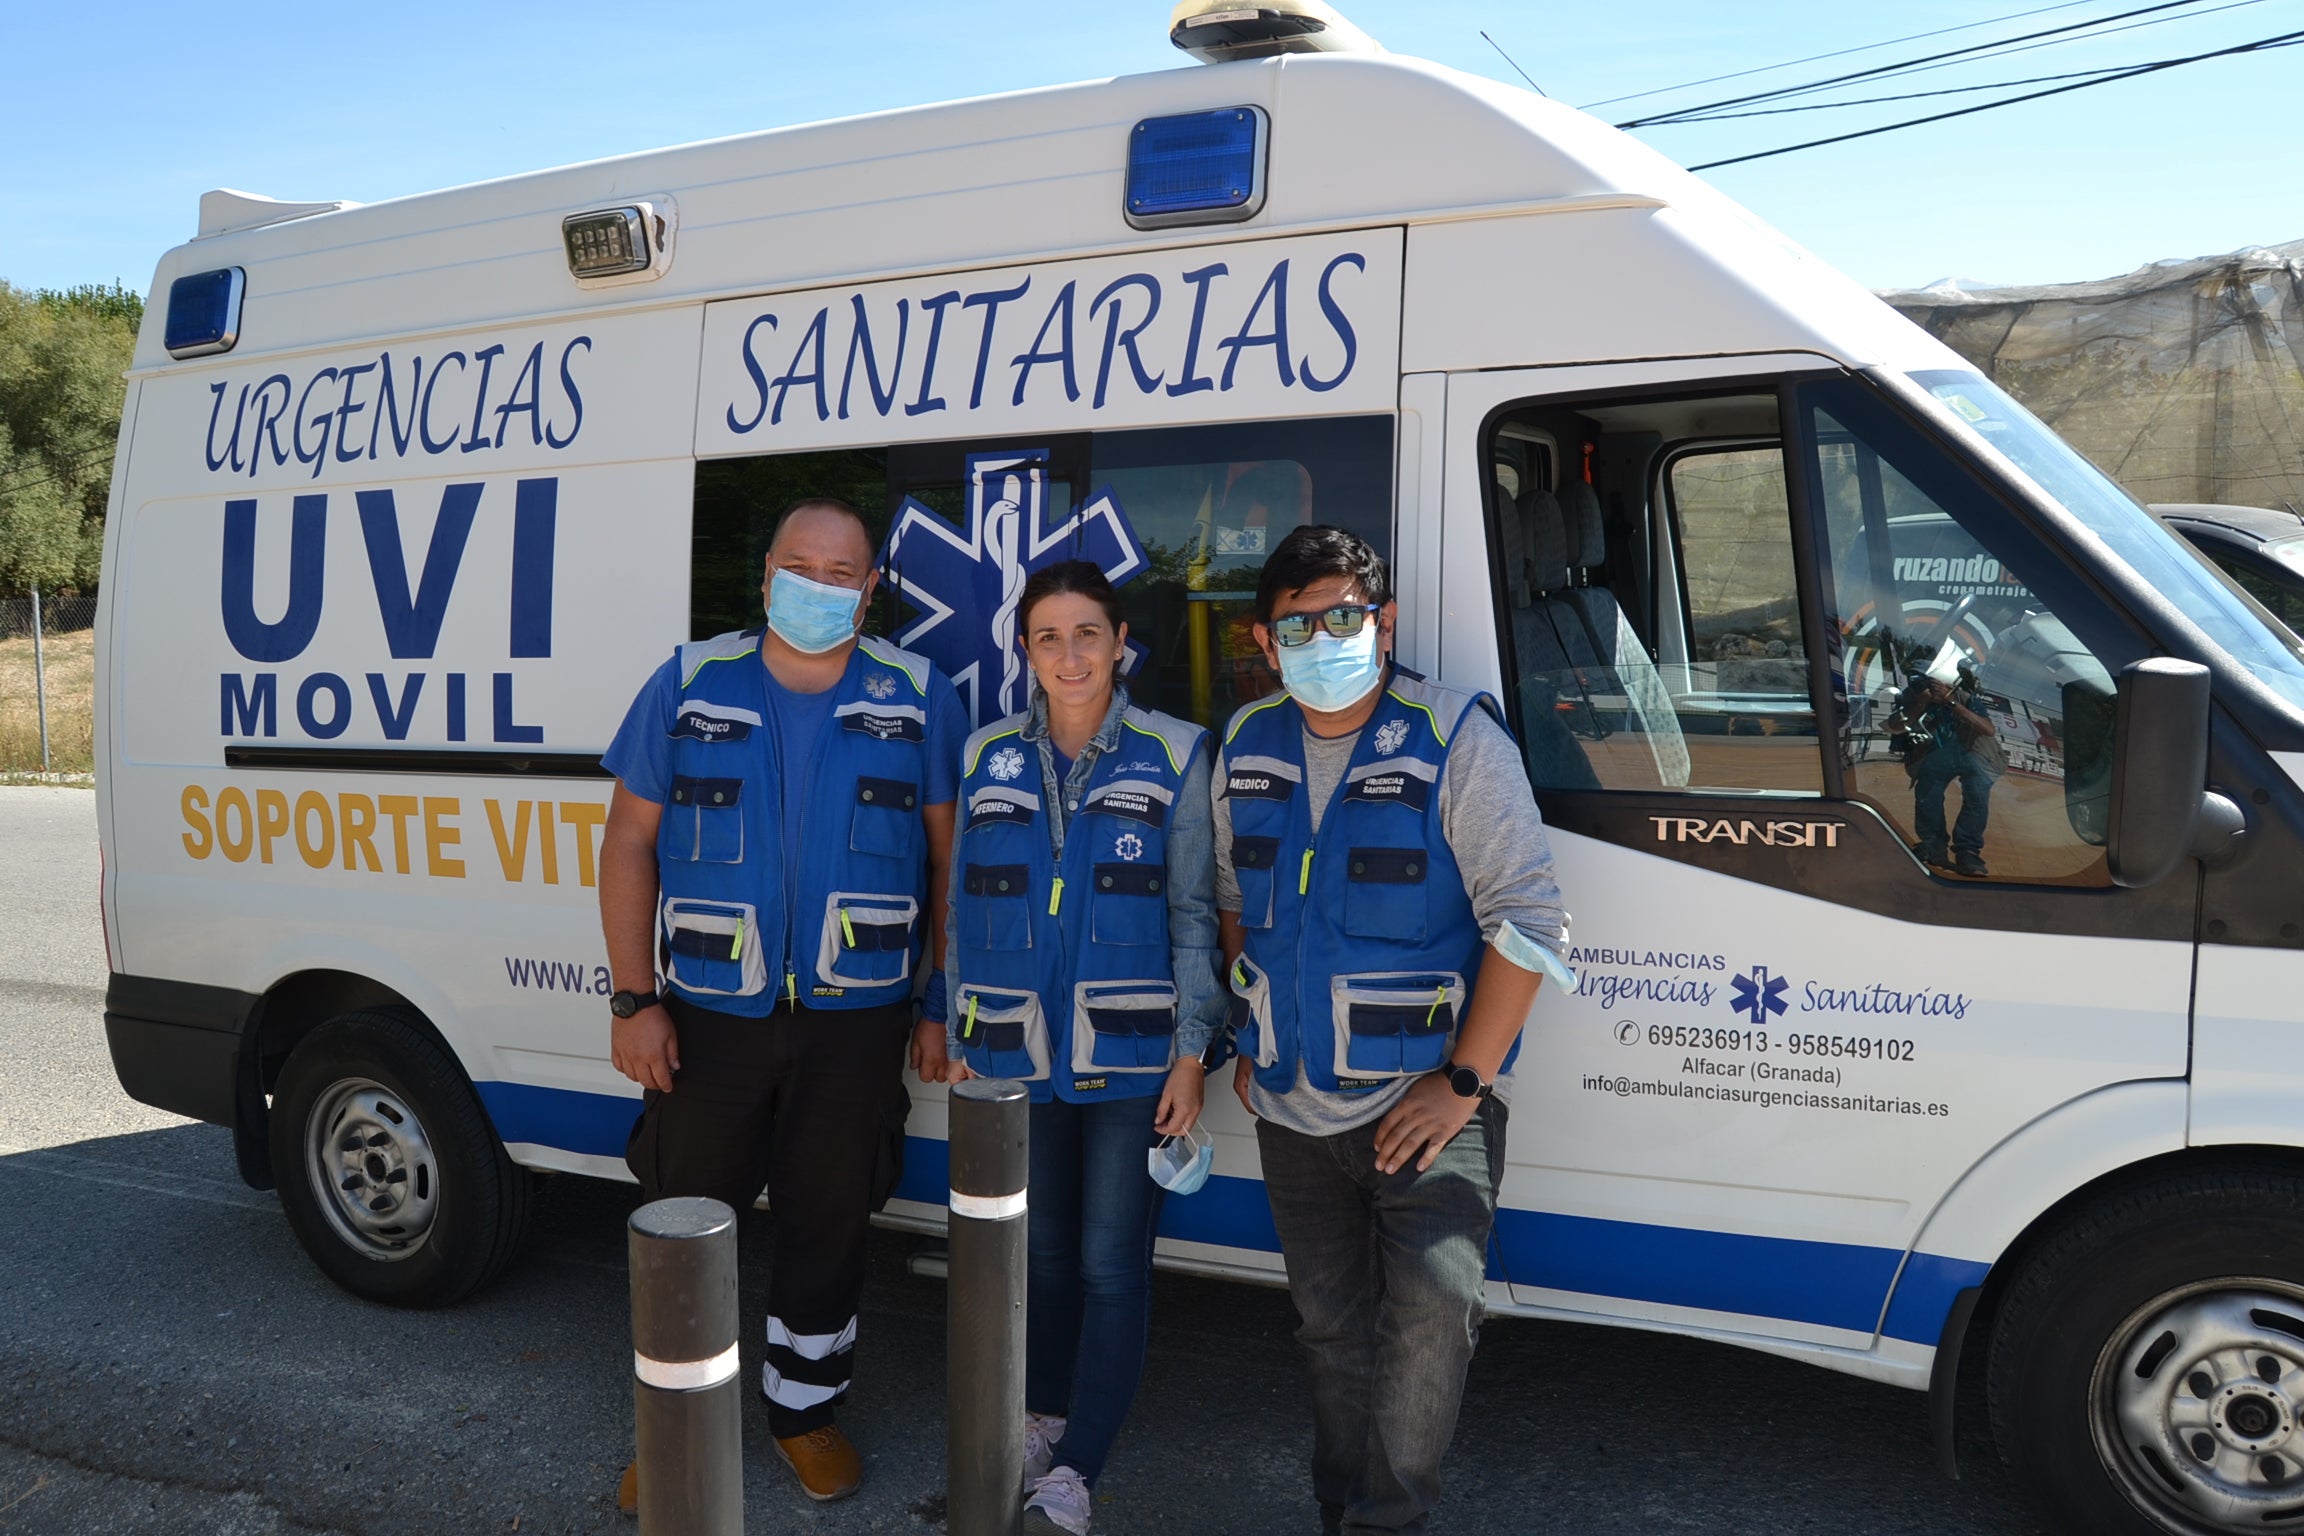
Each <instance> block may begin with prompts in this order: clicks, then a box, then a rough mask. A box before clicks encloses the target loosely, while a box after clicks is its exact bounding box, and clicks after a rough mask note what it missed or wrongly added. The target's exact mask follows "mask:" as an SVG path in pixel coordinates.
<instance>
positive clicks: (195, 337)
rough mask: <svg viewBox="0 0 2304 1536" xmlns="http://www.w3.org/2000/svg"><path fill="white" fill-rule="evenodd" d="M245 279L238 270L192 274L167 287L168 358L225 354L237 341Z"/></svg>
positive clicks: (245, 289) (230, 268) (229, 268)
mask: <svg viewBox="0 0 2304 1536" xmlns="http://www.w3.org/2000/svg"><path fill="white" fill-rule="evenodd" d="M247 287H248V275H247V273H245V272H243V271H242V270H241V269H240V268H238V267H224V268H222V269H220V270H218V271H215V272H195V273H193V274H192V275H191V276H189V277H180V278H178V279H176V281H175V282H173V283H170V284H169V285H168V329H167V333H166V338H165V339H166V343H167V347H168V355H169V356H170V357H206V356H208V355H209V354H211V353H214V352H229V351H231V350H232V348H233V347H234V345H236V344H237V343H238V342H239V340H240V299H241V295H242V294H243V293H245V292H246V291H247Z"/></svg>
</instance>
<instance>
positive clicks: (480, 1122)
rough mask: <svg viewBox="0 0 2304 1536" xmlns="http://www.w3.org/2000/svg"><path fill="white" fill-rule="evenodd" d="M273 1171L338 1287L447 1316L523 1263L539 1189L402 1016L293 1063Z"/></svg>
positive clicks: (364, 1022)
mask: <svg viewBox="0 0 2304 1536" xmlns="http://www.w3.org/2000/svg"><path fill="white" fill-rule="evenodd" d="M271 1123H272V1166H273V1168H274V1170H275V1173H276V1176H277V1178H278V1181H279V1189H280V1203H281V1205H282V1207H283V1208H284V1209H285V1210H286V1211H287V1213H288V1224H289V1226H290V1227H291V1228H292V1229H293V1230H294V1231H295V1233H296V1238H297V1241H298V1242H300V1243H302V1244H303V1245H304V1251H305V1252H306V1253H308V1254H310V1255H311V1256H312V1260H313V1262H314V1263H316V1264H318V1265H319V1266H320V1268H321V1269H322V1270H323V1271H324V1272H325V1273H326V1274H327V1275H328V1277H329V1278H330V1279H332V1280H334V1281H335V1282H336V1283H337V1284H338V1285H341V1286H343V1287H344V1288H345V1289H346V1290H348V1291H350V1292H352V1293H353V1294H354V1295H356V1296H361V1297H365V1298H366V1299H368V1300H370V1301H381V1302H389V1303H391V1304H393V1305H395V1306H405V1307H436V1306H445V1305H447V1304H448V1303H450V1302H453V1301H456V1300H458V1299H460V1298H462V1297H463V1296H465V1295H467V1294H469V1293H470V1292H471V1291H473V1290H474V1289H476V1288H477V1287H479V1286H481V1285H484V1284H486V1283H487V1282H488V1281H489V1280H492V1279H494V1278H495V1276H496V1275H497V1274H498V1273H499V1272H500V1271H501V1270H502V1269H503V1267H504V1266H505V1264H507V1263H508V1262H510V1260H511V1258H512V1256H513V1254H514V1252H515V1251H516V1250H517V1249H518V1247H519V1243H520V1238H521V1234H522V1232H523V1231H524V1230H525V1228H526V1226H527V1222H528V1206H529V1195H530V1183H531V1181H530V1177H529V1175H528V1172H527V1170H525V1169H523V1168H520V1167H518V1166H516V1165H515V1164H514V1163H513V1162H512V1160H511V1159H510V1158H509V1157H507V1156H506V1155H505V1153H504V1148H503V1145H502V1144H501V1143H500V1142H498V1141H497V1139H496V1133H495V1131H494V1130H493V1129H491V1127H490V1126H489V1124H488V1117H487V1115H486V1114H485V1113H484V1112H483V1111H482V1109H481V1107H480V1100H479V1097H478V1096H477V1095H476V1094H474V1093H473V1091H472V1085H471V1084H470V1083H469V1082H468V1081H466V1080H465V1077H464V1074H463V1072H462V1071H461V1070H460V1069H459V1068H458V1067H457V1066H456V1064H455V1062H453V1061H452V1060H450V1059H449V1058H448V1057H447V1055H446V1053H445V1052H443V1051H442V1050H441V1049H440V1048H439V1046H437V1045H436V1044H434V1043H433V1041H432V1039H431V1037H430V1036H429V1035H428V1034H427V1033H426V1031H425V1030H423V1029H422V1028H421V1027H420V1026H419V1025H418V1024H417V1022H416V1021H415V1020H414V1019H413V1018H412V1017H410V1016H408V1015H406V1014H404V1013H402V1012H400V1011H399V1010H396V1009H374V1010H368V1011H363V1012H359V1013H347V1014H341V1015H339V1016H338V1017H336V1018H333V1019H330V1020H329V1021H328V1022H327V1023H325V1024H323V1025H321V1026H320V1027H319V1028H318V1029H315V1030H314V1031H312V1033H311V1034H309V1035H307V1036H305V1037H304V1039H303V1040H302V1041H300V1042H299V1043H298V1044H297V1046H296V1049H295V1050H294V1051H292V1052H290V1053H289V1057H288V1061H287V1064H286V1066H285V1067H283V1068H282V1069H281V1073H280V1080H279V1083H278V1085H277V1086H276V1088H275V1091H274V1097H273V1101H272V1116H271Z"/></svg>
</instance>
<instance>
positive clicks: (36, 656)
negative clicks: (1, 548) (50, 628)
mask: <svg viewBox="0 0 2304 1536" xmlns="http://www.w3.org/2000/svg"><path fill="white" fill-rule="evenodd" d="M40 629H41V624H40V588H39V587H38V586H37V585H35V586H34V587H33V588H32V696H33V697H34V698H35V699H37V700H39V703H40V771H41V772H42V773H46V772H47V771H48V768H49V762H48V658H47V655H46V654H45V651H44V650H43V647H42V644H41V634H40Z"/></svg>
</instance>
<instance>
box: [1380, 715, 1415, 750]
mask: <svg viewBox="0 0 2304 1536" xmlns="http://www.w3.org/2000/svg"><path fill="white" fill-rule="evenodd" d="M1407 744H1408V722H1407V721H1405V720H1387V721H1385V722H1384V723H1383V724H1382V725H1380V726H1378V727H1377V728H1376V752H1377V755H1378V756H1380V757H1390V756H1391V755H1392V754H1393V753H1395V752H1397V751H1399V750H1400V749H1401V748H1402V747H1404V746H1406V745H1407Z"/></svg>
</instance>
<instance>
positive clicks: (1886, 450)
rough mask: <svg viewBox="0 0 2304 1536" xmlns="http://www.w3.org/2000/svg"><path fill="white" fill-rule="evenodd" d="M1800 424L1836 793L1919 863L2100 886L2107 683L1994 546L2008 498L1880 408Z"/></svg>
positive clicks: (1829, 411)
mask: <svg viewBox="0 0 2304 1536" xmlns="http://www.w3.org/2000/svg"><path fill="white" fill-rule="evenodd" d="M1851 403H1854V402H1851ZM1806 426H1807V430H1808V433H1809V435H1810V440H1811V444H1812V447H1813V451H1814V453H1815V456H1816V457H1815V462H1814V464H1813V466H1812V470H1813V473H1814V474H1815V477H1816V479H1815V484H1816V488H1817V501H1818V506H1819V512H1820V517H1821V521H1822V523H1823V525H1824V531H1825V537H1826V540H1827V543H1828V545H1829V558H1828V562H1827V569H1828V573H1829V580H1830V585H1831V602H1830V606H1831V607H1832V609H1833V611H1834V618H1833V619H1832V621H1831V622H1832V624H1833V625H1834V627H1835V628H1836V629H1837V631H1838V634H1839V639H1840V646H1841V658H1840V660H1841V668H1842V670H1843V679H1844V685H1845V697H1846V709H1845V713H1844V716H1843V719H1842V722H1841V727H1840V743H1839V748H1840V754H1841V763H1842V767H1843V771H1844V773H1845V776H1846V780H1847V785H1848V792H1849V793H1850V794H1851V795H1853V796H1855V797H1857V798H1859V799H1862V800H1865V801H1868V802H1870V803H1871V804H1872V806H1873V807H1874V808H1876V809H1877V810H1878V811H1879V812H1880V814H1881V815H1882V816H1884V817H1885V818H1886V819H1887V820H1888V822H1889V824H1890V825H1892V826H1894V827H1895V828H1896V829H1897V831H1898V832H1899V833H1900V834H1902V836H1903V838H1904V840H1905V841H1906V842H1907V843H1908V844H1910V845H1911V847H1912V849H1913V852H1914V854H1915V855H1916V856H1917V857H1918V858H1919V859H1920V861H1921V862H1922V863H1923V864H1925V865H1927V866H1928V867H1929V869H1930V870H1931V872H1932V873H1935V874H1938V875H1944V876H1950V877H1955V878H1967V879H1974V880H1986V879H1989V880H2011V881H2026V882H2031V883H2041V884H2064V885H2083V886H2102V885H2108V884H2110V877H2109V875H2108V874H2107V872H2106V866H2105V860H2104V853H2103V847H2102V844H2103V841H2104V829H2105V820H2106V815H2107V811H2108V805H2109V795H2110V788H2111V762H2112V753H2111V746H2112V726H2113V703H2114V693H2113V683H2112V677H2111V674H2110V672H2109V671H2108V670H2107V669H2106V667H2105V666H2104V665H2103V663H2102V662H2101V661H2099V660H2098V659H2097V657H2096V656H2095V654H2094V653H2093V652H2092V651H2090V649H2089V648H2088V647H2087V646H2086V645H2085V644H2084V643H2083V642H2082V641H2081V640H2080V638H2079V637H2078V636H2077V635H2075V634H2074V633H2073V631H2072V629H2071V627H2070V626H2069V625H2067V624H2066V623H2065V622H2064V621H2063V620H2062V619H2060V618H2059V617H2058V616H2057V615H2056V614H2055V613H2054V612H2053V611H2052V610H2051V609H2050V607H2049V605H2048V604H2047V603H2046V602H2045V601H2043V600H2042V599H2041V598H2040V597H2039V596H2038V595H2037V594H2036V593H2035V592H2034V591H2033V590H2032V588H2031V587H2030V586H2029V585H2027V583H2026V581H2025V575H2024V572H2023V571H2021V570H2019V569H2017V568H2015V567H2013V566H2011V565H2009V564H2007V563H2005V562H2004V561H2003V560H2002V559H2001V558H2000V556H1999V555H1998V554H1997V553H1996V552H1995V551H1994V550H1993V548H1992V547H1991V542H1990V541H1991V539H1992V538H1993V536H1994V535H1995V534H1996V532H1997V531H1998V530H1999V529H2001V528H2002V527H2004V526H2005V521H2006V518H2007V513H2006V511H2005V509H2003V508H2001V507H2000V506H1999V504H1998V503H1997V502H1996V501H1994V500H1992V499H1991V498H1989V497H1988V496H1987V495H1986V494H1985V493H1984V492H1983V491H1982V489H1981V488H1979V487H1977V486H1976V485H1975V484H1974V483H1973V482H1971V481H1968V480H1966V479H1965V478H1964V477H1961V476H1958V475H1955V474H1951V473H1947V472H1946V471H1945V468H1944V466H1943V461H1942V460H1941V458H1940V457H1939V456H1937V455H1935V454H1933V453H1931V452H1930V451H1929V450H1928V449H1927V447H1926V446H1925V445H1924V443H1923V442H1922V441H1921V440H1920V439H1919V438H1918V437H1917V436H1916V435H1915V434H1913V433H1911V431H1910V429H1909V428H1908V427H1905V426H1903V425H1902V424H1901V423H1898V422H1896V421H1894V420H1893V419H1892V418H1889V417H1886V416H1884V415H1882V416H1878V417H1874V416H1873V415H1872V414H1871V413H1870V412H1862V411H1850V410H1848V409H1846V408H1845V407H1838V408H1835V407H1834V406H1830V405H1824V404H1819V405H1817V406H1816V407H1815V408H1813V409H1812V410H1811V411H1810V412H1809V414H1808V420H1807V423H1806Z"/></svg>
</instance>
